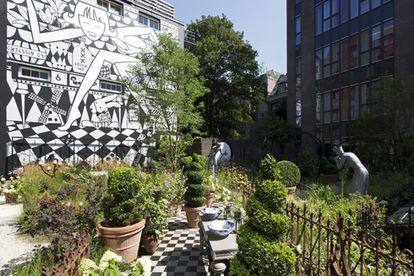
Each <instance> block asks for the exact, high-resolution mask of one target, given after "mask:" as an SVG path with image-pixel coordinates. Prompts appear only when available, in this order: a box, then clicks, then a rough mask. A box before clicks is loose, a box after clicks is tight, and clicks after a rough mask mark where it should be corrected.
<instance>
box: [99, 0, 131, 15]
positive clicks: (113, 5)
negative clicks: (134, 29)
mask: <svg viewBox="0 0 414 276" xmlns="http://www.w3.org/2000/svg"><path fill="white" fill-rule="evenodd" d="M96 4H97V5H98V6H100V7H102V8H104V9H105V10H107V11H110V12H112V13H116V14H118V15H123V13H124V6H123V5H122V4H120V3H117V2H114V1H110V0H96Z"/></svg>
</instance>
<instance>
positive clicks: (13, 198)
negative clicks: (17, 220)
mask: <svg viewBox="0 0 414 276" xmlns="http://www.w3.org/2000/svg"><path fill="white" fill-rule="evenodd" d="M18 196H19V195H18V194H9V193H4V198H5V200H6V204H15V203H17V198H18Z"/></svg>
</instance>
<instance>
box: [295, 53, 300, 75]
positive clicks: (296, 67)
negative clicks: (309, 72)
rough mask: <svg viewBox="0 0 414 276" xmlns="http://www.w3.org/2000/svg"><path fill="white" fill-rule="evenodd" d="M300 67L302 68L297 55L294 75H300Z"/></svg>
mask: <svg viewBox="0 0 414 276" xmlns="http://www.w3.org/2000/svg"><path fill="white" fill-rule="evenodd" d="M301 68H302V64H301V58H300V57H297V58H296V65H295V72H296V75H300V74H301V73H302V72H301Z"/></svg>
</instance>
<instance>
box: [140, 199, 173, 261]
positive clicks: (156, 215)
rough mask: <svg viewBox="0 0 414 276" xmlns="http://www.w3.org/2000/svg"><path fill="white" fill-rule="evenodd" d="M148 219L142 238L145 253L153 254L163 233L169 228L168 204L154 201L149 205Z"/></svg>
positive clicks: (162, 201) (164, 201) (165, 201)
mask: <svg viewBox="0 0 414 276" xmlns="http://www.w3.org/2000/svg"><path fill="white" fill-rule="evenodd" d="M147 212H148V213H147V219H146V225H145V228H144V235H143V238H142V241H143V245H144V249H145V252H147V253H148V254H153V253H154V252H155V251H156V250H157V248H158V244H159V239H160V237H161V235H162V233H163V232H162V231H163V230H164V229H166V228H167V226H168V215H169V214H168V202H167V200H166V199H161V200H154V201H151V202H150V203H149V204H148V205H147Z"/></svg>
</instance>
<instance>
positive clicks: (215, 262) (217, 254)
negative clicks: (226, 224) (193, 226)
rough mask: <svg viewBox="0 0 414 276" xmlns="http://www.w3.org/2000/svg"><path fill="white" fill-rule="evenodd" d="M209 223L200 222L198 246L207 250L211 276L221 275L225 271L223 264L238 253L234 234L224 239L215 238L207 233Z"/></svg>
mask: <svg viewBox="0 0 414 276" xmlns="http://www.w3.org/2000/svg"><path fill="white" fill-rule="evenodd" d="M210 222H211V221H200V223H199V227H200V245H201V246H203V248H204V246H205V248H206V249H207V250H208V256H209V260H210V264H211V265H210V270H211V272H212V273H213V275H221V274H222V273H224V272H225V270H226V265H225V262H227V261H229V260H231V259H233V258H234V256H236V254H237V252H238V247H237V242H236V234H233V233H232V234H229V235H228V236H227V237H225V238H217V237H215V236H213V235H212V234H211V233H209V231H208V228H207V227H208V224H209V223H210Z"/></svg>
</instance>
